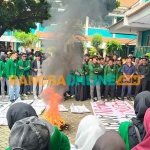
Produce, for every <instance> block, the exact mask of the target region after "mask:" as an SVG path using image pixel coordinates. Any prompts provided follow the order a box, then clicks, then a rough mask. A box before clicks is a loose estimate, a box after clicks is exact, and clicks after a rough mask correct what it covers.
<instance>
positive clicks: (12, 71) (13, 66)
mask: <svg viewBox="0 0 150 150" xmlns="http://www.w3.org/2000/svg"><path fill="white" fill-rule="evenodd" d="M17 57H18V54H17V52H16V51H12V53H11V57H10V59H9V60H7V62H6V65H5V73H6V78H7V79H8V80H9V98H10V101H11V102H14V101H15V100H20V94H19V92H20V84H19V80H18V64H17V61H16V59H17ZM14 93H15V95H14Z"/></svg>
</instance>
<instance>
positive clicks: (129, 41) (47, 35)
mask: <svg viewBox="0 0 150 150" xmlns="http://www.w3.org/2000/svg"><path fill="white" fill-rule="evenodd" d="M36 35H38V36H40V38H43V39H59V38H60V37H61V36H63V34H56V33H51V32H39V31H38V32H36ZM73 38H74V40H78V39H80V40H81V41H92V36H85V37H82V36H74V37H73ZM110 40H116V41H118V42H120V43H122V44H129V45H130V44H131V45H132V44H136V39H125V38H105V37H103V42H104V43H106V42H108V41H110Z"/></svg>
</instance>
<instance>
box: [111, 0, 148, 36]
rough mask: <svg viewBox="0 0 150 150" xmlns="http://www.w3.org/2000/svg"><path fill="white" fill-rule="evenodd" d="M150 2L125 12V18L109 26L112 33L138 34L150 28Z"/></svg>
mask: <svg viewBox="0 0 150 150" xmlns="http://www.w3.org/2000/svg"><path fill="white" fill-rule="evenodd" d="M149 10H150V2H147V3H145V4H143V5H140V6H137V7H135V8H133V9H131V10H129V11H127V12H126V13H125V17H124V19H122V20H120V21H119V22H117V23H116V24H114V25H112V26H111V27H109V30H110V32H111V33H126V34H137V32H139V31H146V30H149V29H150V11H149Z"/></svg>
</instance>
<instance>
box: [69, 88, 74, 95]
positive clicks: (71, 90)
mask: <svg viewBox="0 0 150 150" xmlns="http://www.w3.org/2000/svg"><path fill="white" fill-rule="evenodd" d="M69 89H70V95H75V86H70V87H69Z"/></svg>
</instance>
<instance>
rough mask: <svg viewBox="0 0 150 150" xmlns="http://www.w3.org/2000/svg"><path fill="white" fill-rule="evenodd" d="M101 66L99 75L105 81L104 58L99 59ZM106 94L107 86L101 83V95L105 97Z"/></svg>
mask: <svg viewBox="0 0 150 150" xmlns="http://www.w3.org/2000/svg"><path fill="white" fill-rule="evenodd" d="M99 65H100V69H101V72H100V73H99V75H100V76H101V78H102V79H104V69H105V66H106V65H105V60H104V58H103V57H101V58H99ZM104 93H105V85H104V82H101V95H102V96H104Z"/></svg>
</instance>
